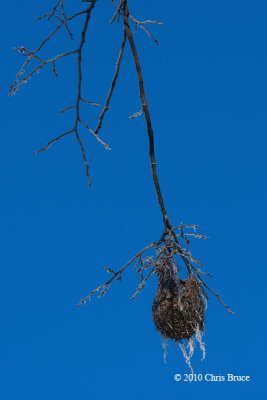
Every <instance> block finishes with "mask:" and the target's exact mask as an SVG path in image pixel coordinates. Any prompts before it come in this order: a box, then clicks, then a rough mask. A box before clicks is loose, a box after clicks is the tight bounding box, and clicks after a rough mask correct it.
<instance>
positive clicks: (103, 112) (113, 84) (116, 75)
mask: <svg viewBox="0 0 267 400" xmlns="http://www.w3.org/2000/svg"><path fill="white" fill-rule="evenodd" d="M125 42H126V34H125V33H124V35H123V39H122V43H121V48H120V53H119V57H118V60H117V63H116V70H115V74H114V77H113V79H112V82H111V87H110V89H109V93H108V97H107V99H106V102H105V106H104V108H103V111H102V113H101V114H100V117H99V121H98V124H97V127H96V130H95V135H97V134H98V132H99V130H100V129H101V126H102V122H103V119H104V116H105V114H106V112H107V110H108V107H109V103H110V100H111V97H112V94H113V91H114V88H115V85H116V81H117V78H118V76H119V71H120V65H121V60H122V56H123V52H124V47H125Z"/></svg>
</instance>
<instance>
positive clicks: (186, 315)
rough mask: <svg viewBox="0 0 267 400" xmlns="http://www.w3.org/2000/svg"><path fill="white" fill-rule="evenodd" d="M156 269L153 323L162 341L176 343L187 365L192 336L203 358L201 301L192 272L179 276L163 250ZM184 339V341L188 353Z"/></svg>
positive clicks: (202, 309)
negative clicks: (183, 278)
mask: <svg viewBox="0 0 267 400" xmlns="http://www.w3.org/2000/svg"><path fill="white" fill-rule="evenodd" d="M156 272H157V275H158V290H157V294H156V297H155V299H154V303H153V307H152V314H153V320H154V324H155V326H156V328H157V330H158V331H159V333H160V334H161V335H162V337H163V339H164V340H166V339H172V340H174V341H175V342H177V343H178V344H179V345H180V347H181V349H182V352H183V354H184V357H185V359H186V361H187V363H188V364H189V366H190V358H191V356H192V355H193V350H194V338H196V340H197V341H198V342H199V343H200V347H201V349H202V351H203V358H204V356H205V347H204V343H203V342H202V332H203V330H204V314H205V302H204V300H203V298H202V295H201V291H200V288H199V286H198V284H197V281H196V279H195V277H194V276H193V274H189V276H188V278H187V279H186V280H182V279H179V277H178V275H177V270H176V266H175V265H172V264H171V262H170V260H169V258H168V256H167V255H166V252H165V257H164V255H163V256H162V257H161V258H160V262H158V264H157V267H156ZM184 340H188V345H189V354H188V355H187V353H186V351H185V347H184V343H183V341H184ZM190 367H191V366H190Z"/></svg>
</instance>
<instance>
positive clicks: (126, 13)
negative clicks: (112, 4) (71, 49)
mask: <svg viewBox="0 0 267 400" xmlns="http://www.w3.org/2000/svg"><path fill="white" fill-rule="evenodd" d="M122 4H123V9H124V32H125V33H126V35H127V38H128V41H129V43H130V46H131V50H132V54H133V57H134V62H135V67H136V72H137V76H138V83H139V94H140V98H141V102H142V109H143V111H144V114H145V118H146V125H147V133H148V138H149V156H150V164H151V169H152V176H153V182H154V185H155V188H156V192H157V197H158V202H159V204H160V208H161V213H162V216H163V223H164V226H165V231H166V232H167V231H168V230H169V229H171V225H170V222H169V219H168V216H167V212H166V208H165V205H164V201H163V196H162V193H161V189H160V185H159V180H158V174H157V167H156V160H155V150H154V133H153V129H152V124H151V118H150V113H149V109H148V103H147V100H146V95H145V88H144V81H143V75H142V70H141V64H140V60H139V56H138V52H137V49H136V46H135V42H134V38H133V35H132V32H131V28H130V25H129V10H128V5H127V1H126V0H123V1H122Z"/></svg>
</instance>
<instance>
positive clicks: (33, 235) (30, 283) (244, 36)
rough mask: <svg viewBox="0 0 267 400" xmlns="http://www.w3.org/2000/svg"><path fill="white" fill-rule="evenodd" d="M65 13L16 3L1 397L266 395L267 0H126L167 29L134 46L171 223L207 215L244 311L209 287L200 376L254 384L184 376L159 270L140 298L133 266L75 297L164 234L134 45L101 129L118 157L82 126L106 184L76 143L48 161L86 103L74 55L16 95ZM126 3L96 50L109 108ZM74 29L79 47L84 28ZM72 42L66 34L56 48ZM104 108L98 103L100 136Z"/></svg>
mask: <svg viewBox="0 0 267 400" xmlns="http://www.w3.org/2000/svg"><path fill="white" fill-rule="evenodd" d="M53 5H54V3H53V2H51V1H48V2H47V4H46V5H45V7H43V5H39V4H37V3H36V2H34V1H32V0H29V1H24V2H23V3H22V2H19V1H17V0H14V1H13V2H10V3H7V2H5V3H4V4H3V5H2V8H1V9H2V13H1V17H0V18H1V24H0V26H1V33H2V39H3V40H2V49H1V58H2V62H1V63H0V70H1V109H2V118H1V128H2V129H1V130H2V145H1V157H0V170H1V182H2V190H1V194H0V196H1V197H0V202H1V210H2V216H1V220H2V223H1V233H0V234H1V242H0V246H1V265H2V268H1V298H2V300H1V303H2V312H1V325H2V329H1V333H0V337H1V345H2V346H1V347H2V350H1V375H0V376H1V377H0V380H1V381H2V382H1V392H2V394H1V398H3V399H5V400H9V399H10V400H11V399H12V400H13V399H17V398H20V399H27V400H30V399H40V400H46V399H49V400H51V399H55V400H61V399H62V400H65V399H66V400H73V399H75V400H85V399H91V398H96V397H97V398H100V399H104V398H112V399H113V398H114V399H124V398H128V399H136V398H137V397H138V398H140V399H147V398H148V396H149V397H151V398H155V399H156V398H162V396H164V397H165V398H167V397H168V396H170V397H172V398H178V397H180V398H183V399H192V398H195V396H201V397H202V396H205V398H206V399H213V398H214V396H216V398H217V399H225V398H226V396H228V397H229V396H230V397H234V396H237V397H238V398H241V397H242V398H243V399H252V398H254V397H255V396H256V397H257V398H259V399H260V398H264V395H263V394H260V393H262V392H263V391H264V383H265V376H264V367H265V360H266V354H265V346H264V343H263V340H264V339H263V338H264V333H265V330H266V323H265V321H264V319H263V315H264V313H265V308H264V303H265V301H266V299H265V295H264V292H265V290H266V289H265V280H266V269H265V268H264V263H265V257H264V249H265V240H264V239H265V238H264V235H265V221H266V184H265V182H266V155H265V154H266V125H267V122H266V121H267V118H266V117H267V115H266V114H267V113H266V105H267V100H266V99H267V98H266V93H267V72H266V71H267V56H266V34H267V27H266V12H267V5H266V2H264V1H254V2H251V1H247V0H242V1H241V0H235V1H234V2H233V1H229V0H224V1H221V0H219V1H215V2H214V1H207V0H204V1H202V2H199V1H196V0H190V1H187V2H172V3H170V2H169V3H168V6H166V5H164V4H163V3H162V1H158V0H155V1H153V2H152V1H147V2H133V1H129V8H130V11H131V12H132V14H133V15H134V16H135V17H136V18H137V19H140V20H146V19H157V20H160V21H162V22H164V25H162V26H151V28H150V31H151V32H152V33H153V34H154V35H155V36H156V37H157V39H158V40H159V42H160V43H161V46H160V47H157V46H155V45H154V43H153V42H152V41H151V40H150V39H149V38H148V37H147V36H146V35H145V34H144V33H143V32H138V33H137V34H136V36H135V38H136V44H137V46H138V49H139V53H140V58H141V62H142V66H143V74H144V80H145V88H146V92H147V98H148V102H149V105H150V110H151V117H152V123H153V127H154V131H155V146H156V157H157V162H158V171H159V178H160V182H161V186H162V191H163V194H164V198H165V202H166V207H167V210H168V214H169V218H170V220H171V223H172V224H173V225H178V224H179V223H180V222H181V221H183V222H184V223H188V224H198V225H199V226H200V228H199V231H200V232H201V233H203V234H207V235H208V236H209V237H210V240H209V241H205V242H203V241H195V242H192V243H191V245H192V247H191V249H192V252H193V254H194V255H195V256H196V257H197V258H198V259H200V260H202V262H203V263H204V265H205V270H206V271H207V272H209V273H211V274H212V275H213V276H214V277H213V278H212V281H210V282H209V283H210V286H211V287H212V288H213V289H214V290H215V291H217V292H218V293H220V295H221V296H222V298H223V299H224V300H225V301H226V303H228V304H229V305H230V306H231V308H232V309H233V310H234V311H235V315H234V316H231V315H230V314H229V313H228V312H227V311H226V310H225V309H224V308H223V307H222V305H221V304H220V303H219V302H218V301H217V299H216V298H214V297H212V296H211V297H210V301H209V306H208V310H207V313H206V320H207V323H206V335H205V342H206V349H207V356H206V360H204V361H202V362H201V361H200V359H201V355H200V353H199V351H196V354H195V356H194V358H193V360H192V365H193V367H194V371H195V372H196V373H202V374H206V373H212V374H214V375H219V374H222V375H225V374H227V373H233V374H235V375H250V376H251V382H250V383H215V382H210V383H205V382H202V383H192V384H188V383H186V382H175V381H174V379H173V376H174V374H175V373H180V374H184V373H188V368H187V366H186V364H185V362H184V360H183V357H182V355H181V354H180V351H179V349H178V348H177V346H175V345H174V344H170V345H169V350H168V356H167V364H164V362H163V350H162V343H161V338H160V336H159V334H158V333H157V332H156V331H155V328H154V326H153V322H152V316H151V306H152V302H153V298H154V295H155V291H156V278H155V277H152V278H151V280H150V281H149V282H148V283H147V285H146V288H145V290H144V291H143V292H142V293H140V294H139V295H138V296H137V297H136V298H135V300H134V301H130V297H131V295H132V293H134V291H135V289H136V286H137V285H138V281H137V278H136V276H135V275H134V273H133V272H132V271H131V270H129V271H127V272H126V274H125V276H124V277H123V280H122V282H121V283H119V282H116V283H115V284H114V285H113V286H112V288H111V289H110V291H109V292H108V293H107V294H106V296H105V297H103V298H102V299H100V300H98V299H97V298H93V299H92V301H91V303H89V304H87V305H85V306H83V307H80V308H79V307H77V306H76V304H77V302H78V301H79V300H80V299H81V298H82V297H84V296H86V295H87V294H88V293H89V292H90V291H91V290H92V289H93V288H95V287H96V286H98V285H99V284H100V283H102V282H103V281H105V280H106V278H107V272H106V271H105V270H104V267H107V266H109V267H110V268H113V269H115V270H117V269H119V268H120V267H121V266H122V265H123V264H124V263H125V262H126V261H127V260H128V259H130V258H131V257H132V256H133V255H134V254H135V253H136V252H137V251H138V250H139V249H141V248H143V247H144V246H145V245H146V244H149V243H150V242H152V241H154V240H157V239H158V238H159V237H160V235H161V233H162V220H161V215H160V210H159V207H158V204H157V199H156V195H155V191H154V187H153V184H152V179H151V171H150V166H149V159H148V141H147V134H146V129H145V121H144V118H143V117H140V118H138V119H134V120H129V118H128V117H129V116H130V115H132V114H133V113H134V112H136V111H139V110H140V100H139V97H138V89H137V79H136V73H135V70H134V67H133V61H132V58H131V54H130V51H129V46H128V45H127V47H126V51H125V57H124V59H123V61H122V66H121V73H120V78H119V81H118V85H117V87H116V90H115V93H114V98H113V99H112V102H111V107H110V110H109V111H108V114H107V116H106V119H105V122H104V124H103V129H102V138H103V140H104V141H106V142H108V144H109V145H110V147H111V148H112V151H111V152H107V151H105V149H104V148H103V147H101V145H100V144H99V143H98V142H96V141H95V139H94V138H93V137H90V136H88V134H87V132H85V131H82V132H81V135H82V138H83V141H84V144H85V147H86V151H87V156H88V161H89V165H90V173H91V176H92V180H93V185H92V186H91V187H90V188H88V185H87V181H86V177H85V174H84V165H83V163H82V159H81V155H80V151H79V147H78V145H77V143H76V141H75V140H74V138H73V137H71V136H69V137H66V138H65V139H64V140H62V141H61V142H60V143H56V144H55V145H54V146H52V147H51V148H50V149H49V150H48V151H46V152H45V153H42V154H40V155H38V156H36V155H35V151H36V150H37V149H38V148H40V147H42V146H43V145H44V144H45V143H46V142H47V141H48V140H49V139H51V138H53V137H54V136H57V135H58V134H59V133H61V132H64V131H65V130H68V129H70V127H72V124H73V114H72V112H71V111H70V112H69V113H68V114H67V113H65V114H64V115H63V116H59V115H58V114H57V111H58V110H61V109H63V108H64V107H66V106H68V105H71V104H72V103H73V101H74V97H75V95H76V82H77V72H76V65H75V63H74V61H73V60H72V59H69V60H65V61H62V62H60V63H58V72H59V78H56V77H55V76H54V75H53V74H52V73H51V70H50V68H47V70H45V69H43V70H42V72H41V73H40V74H39V75H36V76H34V77H32V79H30V81H29V82H28V83H27V84H26V85H24V86H23V87H22V88H21V89H20V90H19V91H18V93H17V94H16V96H15V97H13V98H8V97H7V91H8V86H9V84H10V83H11V82H12V80H13V79H14V77H15V74H16V72H17V71H18V69H19V67H20V65H21V62H22V56H19V55H18V54H17V53H16V52H15V51H14V50H13V48H14V47H15V46H22V45H24V46H25V47H28V48H34V47H35V46H37V44H38V43H39V42H40V40H41V39H42V38H44V37H45V36H46V34H47V33H48V32H49V31H50V30H51V28H52V23H50V24H47V23H45V22H39V23H37V22H35V21H34V18H35V17H36V16H38V15H42V14H44V13H46V12H47V11H49V10H50V9H51V7H53ZM65 7H66V11H67V13H68V11H69V12H71V10H75V9H77V10H79V9H81V8H83V7H84V4H81V3H80V2H79V1H72V2H70V1H68V2H67V1H66V4H65ZM113 12H114V7H113V5H112V3H111V2H109V1H107V0H106V1H99V4H97V6H96V8H95V11H94V12H93V14H92V20H91V22H90V26H89V30H88V36H87V42H86V48H85V53H84V64H83V71H84V72H83V73H84V82H83V83H84V94H85V96H86V97H87V98H89V99H91V100H94V101H96V102H99V103H100V104H103V103H104V100H105V97H106V95H107V92H108V89H109V84H110V80H111V79H112V75H113V71H114V65H115V62H116V59H117V54H118V51H119V46H120V42H121V25H120V24H118V25H117V24H113V25H110V24H109V22H108V21H109V20H110V19H111V17H112V15H113ZM73 31H74V33H75V38H76V39H77V40H78V39H79V24H78V23H75V24H74V25H73ZM71 46H73V44H72V43H71V42H70V41H68V37H67V35H66V33H65V32H62V33H59V34H58V36H57V37H56V38H55V40H54V41H53V42H51V43H50V44H49V45H48V47H47V49H46V50H45V52H44V53H43V54H44V55H46V56H49V55H52V56H53V55H56V54H59V53H60V52H61V51H62V50H63V51H65V50H66V49H72V48H73V47H71ZM98 112H99V110H98V109H96V108H92V107H89V106H88V107H87V106H86V107H84V108H83V117H84V120H85V121H87V123H88V124H89V125H90V126H91V127H92V128H94V127H95V126H96V123H97V117H98ZM174 396H175V397H174Z"/></svg>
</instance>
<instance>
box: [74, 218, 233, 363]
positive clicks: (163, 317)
mask: <svg viewBox="0 0 267 400" xmlns="http://www.w3.org/2000/svg"><path fill="white" fill-rule="evenodd" d="M196 228H197V225H184V224H182V223H181V224H180V226H177V227H175V228H172V229H171V230H170V231H169V232H167V233H166V232H164V234H163V235H162V236H161V238H160V240H159V241H157V242H154V243H151V244H150V245H148V246H146V247H145V248H144V249H142V250H141V251H139V252H138V253H137V254H136V255H135V256H134V257H133V258H132V259H131V260H130V261H128V262H127V263H126V264H125V265H124V266H123V267H122V268H121V269H120V270H119V271H117V272H115V271H113V270H112V269H111V268H105V269H106V271H107V272H109V273H110V274H112V276H111V277H110V279H108V280H107V282H105V283H103V284H102V285H100V286H99V287H98V288H96V289H94V290H93V291H91V292H90V293H89V295H88V296H86V297H85V298H84V299H82V300H81V301H80V303H79V304H78V305H82V304H85V303H86V302H87V300H90V299H91V297H92V296H93V295H94V294H96V293H98V297H102V296H104V295H105V293H106V291H107V290H108V289H109V287H110V285H111V283H112V282H113V281H114V280H118V281H121V280H122V274H123V272H124V271H125V270H126V269H127V268H128V267H129V266H133V269H134V270H135V273H136V274H139V276H140V283H139V285H138V287H137V289H136V291H135V293H134V294H133V295H132V297H131V299H134V298H135V296H136V295H137V294H138V293H139V292H140V291H141V290H142V289H143V288H144V287H145V284H146V282H147V281H148V279H149V278H150V277H151V275H153V274H154V273H155V274H157V277H158V289H157V294H156V297H155V299H154V302H153V307H152V316H153V320H154V324H155V326H156V329H157V330H158V331H159V333H160V334H161V336H162V338H163V339H164V341H165V339H170V340H173V341H175V342H176V343H178V345H179V347H180V349H181V350H182V353H183V355H184V358H185V360H186V362H187V364H188V365H189V367H190V368H191V371H192V367H191V364H190V359H191V357H192V355H193V353H194V344H195V340H196V341H197V342H198V343H199V345H200V348H201V350H202V352H203V358H205V345H204V342H203V341H202V335H203V332H204V328H205V318H204V314H205V309H206V303H207V301H206V300H207V299H208V295H207V293H206V291H205V290H206V289H207V290H209V291H210V292H211V293H213V294H214V295H215V296H216V297H217V299H218V300H219V301H220V302H221V303H222V304H223V305H224V307H225V308H226V309H227V310H228V311H229V312H230V313H231V314H233V312H232V311H231V310H230V309H229V307H228V306H227V305H226V304H225V303H224V302H223V301H222V300H221V298H220V297H219V295H218V294H217V293H215V292H214V291H213V290H212V289H211V288H210V287H209V286H208V285H207V284H206V283H205V281H204V280H203V278H202V276H201V275H203V274H204V275H205V276H208V277H211V275H210V274H208V273H206V272H203V271H202V270H200V269H199V267H202V264H201V262H199V261H198V260H197V259H196V258H194V257H193V256H192V254H191V252H190V251H189V248H188V245H189V237H194V238H199V239H207V237H206V236H203V235H199V234H196V233H195V230H196ZM188 229H193V230H194V232H193V233H191V232H192V231H191V232H190V233H189V232H188V231H187V230H188ZM176 231H178V233H175V232H176ZM178 240H179V241H178ZM180 241H183V243H184V244H185V246H182V244H180ZM153 250H154V254H153V253H151V252H152V251H153ZM148 252H149V254H148ZM179 257H181V259H182V260H183V262H184V264H185V266H186V268H187V272H188V276H187V279H185V280H183V279H180V277H179V273H180V271H181V267H180V266H179V265H178V263H177V259H178V258H179ZM196 265H197V267H196ZM204 288H205V289H204ZM186 345H187V347H189V351H188V352H187V351H186ZM165 351H166V348H165ZM165 355H166V353H165ZM164 358H165V356H164Z"/></svg>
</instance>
